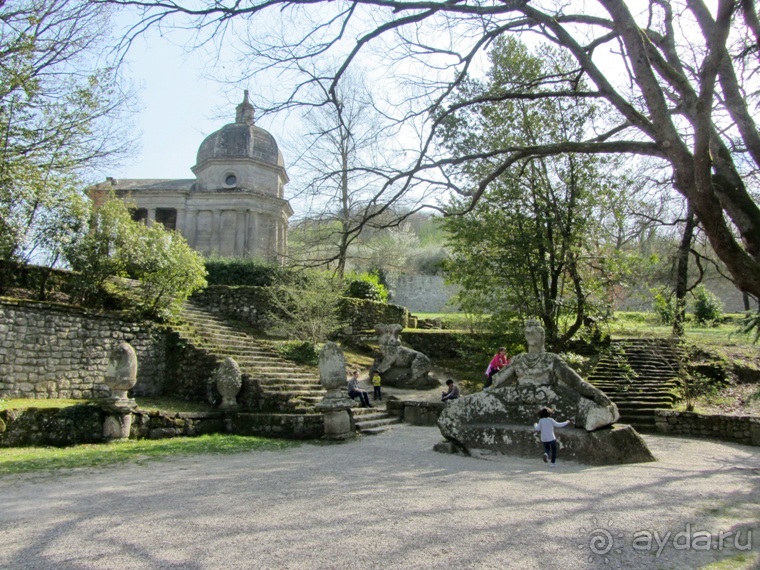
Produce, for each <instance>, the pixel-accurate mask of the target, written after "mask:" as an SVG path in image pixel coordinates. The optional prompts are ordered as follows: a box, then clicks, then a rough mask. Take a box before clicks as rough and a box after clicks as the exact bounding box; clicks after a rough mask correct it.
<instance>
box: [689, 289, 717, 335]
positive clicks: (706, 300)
mask: <svg viewBox="0 0 760 570" xmlns="http://www.w3.org/2000/svg"><path fill="white" fill-rule="evenodd" d="M692 294H693V295H694V320H695V321H696V322H697V324H698V325H702V326H717V324H718V321H719V319H720V316H721V314H722V313H723V303H721V301H720V299H718V298H717V297H716V296H715V295H713V294H712V292H710V290H709V289H708V288H707V287H705V286H704V285H699V286H697V287H696V288H695V289H694V292H693V293H692Z"/></svg>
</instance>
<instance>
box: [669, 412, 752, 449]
mask: <svg viewBox="0 0 760 570" xmlns="http://www.w3.org/2000/svg"><path fill="white" fill-rule="evenodd" d="M655 425H656V426H657V431H658V432H659V433H663V434H666V435H690V436H693V437H709V438H714V439H720V440H722V441H733V442H736V443H743V444H745V445H758V446H760V416H724V415H719V414H699V413H696V412H678V411H675V410H656V411H655Z"/></svg>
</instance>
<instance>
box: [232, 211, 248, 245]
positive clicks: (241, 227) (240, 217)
mask: <svg viewBox="0 0 760 570" xmlns="http://www.w3.org/2000/svg"><path fill="white" fill-rule="evenodd" d="M245 230H246V225H245V210H237V215H236V216H235V256H236V257H243V256H245V233H246V232H245Z"/></svg>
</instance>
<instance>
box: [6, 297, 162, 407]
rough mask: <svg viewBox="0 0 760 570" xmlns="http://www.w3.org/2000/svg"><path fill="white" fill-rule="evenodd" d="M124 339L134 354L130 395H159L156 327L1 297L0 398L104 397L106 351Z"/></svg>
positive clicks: (159, 341) (159, 354) (159, 340)
mask: <svg viewBox="0 0 760 570" xmlns="http://www.w3.org/2000/svg"><path fill="white" fill-rule="evenodd" d="M123 341H126V342H128V343H130V344H131V345H132V346H133V347H134V349H135V352H136V353H137V359H138V369H137V385H136V386H135V388H134V389H133V390H132V393H133V394H134V395H137V396H151V395H156V394H160V393H162V391H163V389H164V372H165V362H166V358H165V356H166V335H165V334H164V332H163V330H162V329H160V328H159V327H156V326H154V325H151V324H142V323H130V322H125V321H122V320H120V319H118V318H115V317H113V316H109V315H102V314H89V313H87V312H84V311H82V310H79V309H75V308H72V307H66V306H63V305H55V304H51V303H38V302H32V301H18V300H7V299H5V300H0V397H4V398H36V399H47V398H75V399H79V398H82V399H88V398H98V397H103V396H107V395H109V393H110V392H109V389H108V387H107V386H106V385H105V383H104V381H103V379H104V377H105V373H106V367H107V366H108V360H109V357H110V353H111V350H112V349H113V347H114V346H116V345H117V344H118V343H120V342H123Z"/></svg>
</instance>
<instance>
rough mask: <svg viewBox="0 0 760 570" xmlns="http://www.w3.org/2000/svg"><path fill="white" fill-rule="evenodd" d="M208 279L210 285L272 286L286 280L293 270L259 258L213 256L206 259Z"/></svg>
mask: <svg viewBox="0 0 760 570" xmlns="http://www.w3.org/2000/svg"><path fill="white" fill-rule="evenodd" d="M206 271H207V272H208V275H207V277H206V280H207V281H208V284H209V285H230V286H239V285H248V286H251V287H270V286H272V285H273V284H274V283H275V282H282V281H283V280H286V279H287V278H288V276H289V275H291V274H292V273H293V272H292V270H289V269H287V268H285V267H282V266H280V265H277V264H274V263H266V262H263V261H260V260H257V259H240V258H221V257H217V258H212V259H207V260H206Z"/></svg>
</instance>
